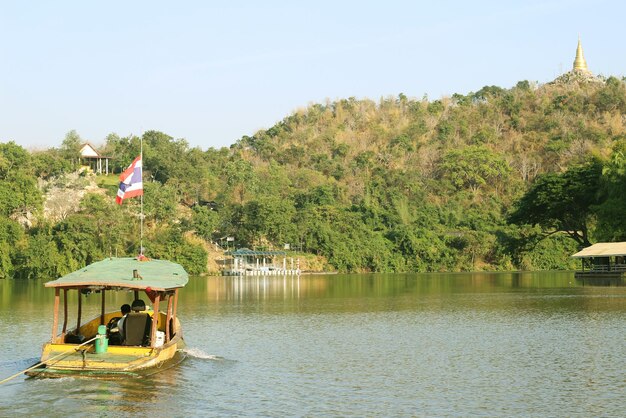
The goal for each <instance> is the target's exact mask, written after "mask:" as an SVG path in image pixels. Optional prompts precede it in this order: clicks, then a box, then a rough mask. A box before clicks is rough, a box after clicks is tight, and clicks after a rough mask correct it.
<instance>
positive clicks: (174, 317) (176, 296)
mask: <svg viewBox="0 0 626 418" xmlns="http://www.w3.org/2000/svg"><path fill="white" fill-rule="evenodd" d="M177 309H178V289H176V290H174V312H173V314H172V321H173V322H174V335H176V333H177V332H178V329H177V328H176V310H177Z"/></svg>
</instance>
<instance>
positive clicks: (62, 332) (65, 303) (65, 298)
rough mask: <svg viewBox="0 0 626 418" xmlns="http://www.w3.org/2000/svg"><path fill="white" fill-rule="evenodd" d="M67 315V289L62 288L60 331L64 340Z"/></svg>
mask: <svg viewBox="0 0 626 418" xmlns="http://www.w3.org/2000/svg"><path fill="white" fill-rule="evenodd" d="M67 317H68V315H67V289H63V331H61V335H62V336H63V339H64V340H65V333H66V332H67Z"/></svg>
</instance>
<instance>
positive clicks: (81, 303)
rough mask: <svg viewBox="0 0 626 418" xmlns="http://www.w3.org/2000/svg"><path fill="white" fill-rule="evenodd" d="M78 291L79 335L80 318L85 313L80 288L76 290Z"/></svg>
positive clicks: (77, 324) (77, 320)
mask: <svg viewBox="0 0 626 418" xmlns="http://www.w3.org/2000/svg"><path fill="white" fill-rule="evenodd" d="M76 290H77V291H78V315H77V316H78V318H77V319H76V334H78V333H79V332H78V330H79V329H80V317H81V315H82V313H83V298H82V294H81V293H80V288H78V289H76Z"/></svg>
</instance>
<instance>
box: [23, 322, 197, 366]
mask: <svg viewBox="0 0 626 418" xmlns="http://www.w3.org/2000/svg"><path fill="white" fill-rule="evenodd" d="M160 315H163V314H162V313H160ZM110 316H112V314H107V319H109V317H110ZM98 323H99V319H94V320H92V321H90V322H89V323H87V324H85V325H83V326H82V327H81V329H80V332H81V333H83V335H85V334H86V335H91V334H92V332H94V331H95V330H96V329H97V325H98ZM175 328H176V334H175V335H174V337H173V338H172V339H171V340H170V341H168V342H167V343H165V344H164V345H162V346H160V347H139V346H123V345H109V346H108V348H107V350H106V352H104V353H98V352H96V350H95V346H94V344H93V343H90V344H84V345H83V344H71V343H63V342H60V341H63V338H61V336H59V338H57V339H56V340H55V342H47V343H45V344H44V345H43V350H42V355H41V361H40V362H41V367H38V368H36V369H33V370H31V371H28V372H26V374H27V375H29V376H38V377H62V376H67V375H112V376H115V375H135V374H136V375H145V373H141V372H143V371H145V370H147V369H151V368H157V367H161V368H162V367H163V365H164V364H165V363H168V364H170V363H174V364H177V363H178V362H180V361H182V359H184V355H182V354H179V355H178V356H177V353H179V351H180V350H182V349H183V348H185V341H184V340H183V338H182V331H181V329H180V323H179V322H178V320H177V321H176V326H175ZM177 360H178V361H177Z"/></svg>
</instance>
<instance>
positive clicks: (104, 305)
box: [100, 289, 106, 325]
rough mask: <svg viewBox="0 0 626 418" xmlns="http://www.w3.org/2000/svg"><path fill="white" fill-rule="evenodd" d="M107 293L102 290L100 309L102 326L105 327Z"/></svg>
mask: <svg viewBox="0 0 626 418" xmlns="http://www.w3.org/2000/svg"><path fill="white" fill-rule="evenodd" d="M105 293H106V292H105V291H104V289H102V308H101V309H100V325H104V312H105V308H106V303H105V302H106V297H105Z"/></svg>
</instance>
